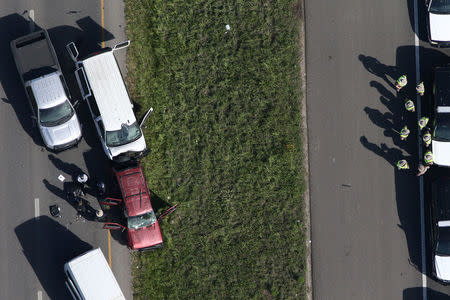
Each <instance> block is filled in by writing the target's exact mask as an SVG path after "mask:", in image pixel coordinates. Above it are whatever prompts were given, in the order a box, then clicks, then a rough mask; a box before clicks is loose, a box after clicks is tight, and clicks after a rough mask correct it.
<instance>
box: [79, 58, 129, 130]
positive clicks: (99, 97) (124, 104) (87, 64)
mask: <svg viewBox="0 0 450 300" xmlns="http://www.w3.org/2000/svg"><path fill="white" fill-rule="evenodd" d="M113 52H114V51H108V52H105V53H101V54H98V55H95V56H92V57H89V58H87V59H85V60H83V61H82V62H83V66H84V71H85V73H86V76H87V78H88V81H89V85H90V87H91V90H92V92H93V93H94V97H95V99H96V102H97V106H98V109H99V111H100V114H101V115H102V120H103V125H104V126H105V129H106V130H107V131H114V130H120V129H121V125H122V124H127V125H130V124H132V123H134V122H136V117H135V115H134V112H133V107H132V104H131V101H130V98H129V96H128V92H127V90H126V87H125V83H124V82H123V79H122V75H121V74H120V69H119V66H118V65H117V62H116V59H115V58H114V54H113Z"/></svg>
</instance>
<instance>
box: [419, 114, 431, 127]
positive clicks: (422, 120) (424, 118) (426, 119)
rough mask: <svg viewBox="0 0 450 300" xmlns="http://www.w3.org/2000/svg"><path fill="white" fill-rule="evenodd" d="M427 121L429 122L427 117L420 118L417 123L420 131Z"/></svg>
mask: <svg viewBox="0 0 450 300" xmlns="http://www.w3.org/2000/svg"><path fill="white" fill-rule="evenodd" d="M429 120H430V119H429V118H428V117H422V118H420V120H419V122H418V124H419V129H420V130H422V129H423V128H424V127H425V126H427V124H428V121H429Z"/></svg>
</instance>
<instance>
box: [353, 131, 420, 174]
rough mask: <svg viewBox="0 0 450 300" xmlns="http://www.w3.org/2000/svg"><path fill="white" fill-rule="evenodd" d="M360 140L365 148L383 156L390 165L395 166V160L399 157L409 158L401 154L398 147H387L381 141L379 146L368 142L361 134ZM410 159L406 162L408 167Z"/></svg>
mask: <svg viewBox="0 0 450 300" xmlns="http://www.w3.org/2000/svg"><path fill="white" fill-rule="evenodd" d="M360 142H361V144H362V145H363V146H364V147H365V148H367V149H369V150H370V151H372V152H373V153H375V154H377V155H379V156H381V157H383V158H384V159H385V160H386V161H387V162H389V163H390V164H391V165H392V166H395V167H396V166H397V162H398V161H399V160H400V159H406V160H408V158H410V157H405V156H404V155H403V153H402V151H401V150H400V149H398V148H394V147H392V148H391V147H388V146H387V145H386V144H384V143H382V144H381V145H380V146H378V145H377V144H374V143H371V142H369V141H368V140H367V138H366V137H365V136H361V138H360ZM410 160H411V159H409V160H408V163H409V164H410V167H411V161H410Z"/></svg>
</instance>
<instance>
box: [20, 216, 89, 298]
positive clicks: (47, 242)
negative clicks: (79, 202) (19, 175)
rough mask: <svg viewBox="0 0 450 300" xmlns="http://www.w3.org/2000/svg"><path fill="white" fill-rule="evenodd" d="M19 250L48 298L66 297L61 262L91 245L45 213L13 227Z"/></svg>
mask: <svg viewBox="0 0 450 300" xmlns="http://www.w3.org/2000/svg"><path fill="white" fill-rule="evenodd" d="M14 231H15V233H16V236H17V238H18V240H19V242H20V244H21V246H22V251H23V254H24V255H25V257H26V258H27V260H28V262H29V263H30V265H31V267H32V268H33V270H34V272H35V273H36V276H37V278H38V279H39V282H40V283H41V285H42V287H43V289H44V290H45V291H46V293H47V295H48V296H49V298H50V299H70V293H69V291H68V290H67V289H66V287H65V283H64V281H65V275H64V263H66V262H67V261H69V260H70V259H72V258H74V257H76V256H78V255H80V254H83V253H85V252H86V251H89V250H91V249H92V246H91V245H90V244H88V243H85V242H83V241H82V240H80V239H79V238H78V237H77V236H76V235H75V234H73V233H72V232H71V231H69V230H68V229H67V228H66V227H64V226H62V225H61V224H59V223H58V222H56V221H54V220H53V219H51V218H49V217H47V216H41V217H40V218H39V219H30V220H28V221H26V222H24V223H22V224H20V225H19V226H17V227H16V228H15V230H14Z"/></svg>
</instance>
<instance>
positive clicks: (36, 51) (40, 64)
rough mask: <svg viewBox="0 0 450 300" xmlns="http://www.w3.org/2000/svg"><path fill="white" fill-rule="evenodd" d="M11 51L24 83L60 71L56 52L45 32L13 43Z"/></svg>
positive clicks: (30, 35) (34, 33)
mask: <svg viewBox="0 0 450 300" xmlns="http://www.w3.org/2000/svg"><path fill="white" fill-rule="evenodd" d="M11 50H12V53H13V55H14V60H15V61H16V65H17V69H18V71H19V74H20V76H21V77H22V80H23V81H24V82H26V81H29V80H32V79H34V78H37V77H40V76H43V75H46V74H50V73H53V72H55V71H57V70H59V69H60V67H59V63H58V59H57V57H56V53H55V50H54V48H53V45H52V44H51V42H50V38H49V37H48V33H47V32H46V31H45V30H41V31H37V32H33V33H31V34H29V35H26V36H23V37H20V38H18V39H16V40H14V41H12V42H11Z"/></svg>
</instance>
